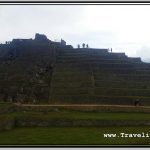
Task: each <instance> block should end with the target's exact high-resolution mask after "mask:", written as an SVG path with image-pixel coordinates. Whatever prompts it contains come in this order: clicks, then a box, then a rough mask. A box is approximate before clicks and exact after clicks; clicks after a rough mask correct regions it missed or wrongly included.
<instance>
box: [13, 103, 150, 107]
mask: <svg viewBox="0 0 150 150" xmlns="http://www.w3.org/2000/svg"><path fill="white" fill-rule="evenodd" d="M15 105H18V106H23V107H122V108H150V106H133V105H99V104H18V103H15Z"/></svg>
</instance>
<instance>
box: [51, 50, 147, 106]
mask: <svg viewBox="0 0 150 150" xmlns="http://www.w3.org/2000/svg"><path fill="white" fill-rule="evenodd" d="M149 83H150V64H149V63H143V62H142V61H141V59H140V58H130V57H127V56H126V55H125V54H124V53H110V52H108V51H107V50H106V49H90V48H89V49H86V48H84V49H83V48H81V49H63V50H61V51H60V52H59V54H58V56H57V58H56V64H55V67H54V70H53V75H52V82H51V91H50V93H51V94H50V103H56V104H68V103H69V104H84V103H86V104H122V105H123V104H124V105H136V104H138V105H150V84H149Z"/></svg>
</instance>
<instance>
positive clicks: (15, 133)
mask: <svg viewBox="0 0 150 150" xmlns="http://www.w3.org/2000/svg"><path fill="white" fill-rule="evenodd" d="M2 108H4V106H3V105H2ZM145 124H146V125H145ZM149 125H150V113H146V112H145V113H144V112H97V111H81V110H80V111H79V110H67V109H64V108H63V109H53V110H52V109H51V110H45V109H43V110H38V109H37V110H36V109H35V110H34V111H33V110H25V109H20V110H18V111H13V112H8V113H1V114H0V128H1V131H0V145H149V144H150V137H149V138H146V137H145V138H138V137H136V138H121V137H118V135H120V133H122V132H124V133H127V134H133V133H135V134H141V133H142V132H143V133H145V134H146V133H149V134H150V126H149ZM5 126H6V127H5ZM104 134H117V137H116V138H113V137H111V138H106V137H104ZM149 136H150V135H149Z"/></svg>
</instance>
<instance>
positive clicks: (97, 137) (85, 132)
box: [0, 126, 150, 145]
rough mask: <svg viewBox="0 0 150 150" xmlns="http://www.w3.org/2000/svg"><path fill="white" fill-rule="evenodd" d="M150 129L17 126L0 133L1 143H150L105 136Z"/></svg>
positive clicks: (146, 140)
mask: <svg viewBox="0 0 150 150" xmlns="http://www.w3.org/2000/svg"><path fill="white" fill-rule="evenodd" d="M149 131H150V127H144V126H142V127H117V128H116V127H90V128H89V127H49V128H41V127H37V128H33V127H32V128H15V129H13V130H11V131H4V132H1V133H0V145H13V144H14V145H23V144H25V145H34V144H35V145H61V144H62V145H124V144H125V145H143V144H144V145H148V144H150V138H121V137H120V138H118V137H117V138H106V137H105V138H104V136H103V134H104V133H105V134H106V133H113V134H120V133H122V132H124V133H142V132H144V133H147V132H149Z"/></svg>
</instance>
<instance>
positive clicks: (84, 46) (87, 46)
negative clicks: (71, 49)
mask: <svg viewBox="0 0 150 150" xmlns="http://www.w3.org/2000/svg"><path fill="white" fill-rule="evenodd" d="M78 48H80V44H78ZM82 48H89V45H88V44H85V43H83V44H82Z"/></svg>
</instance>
